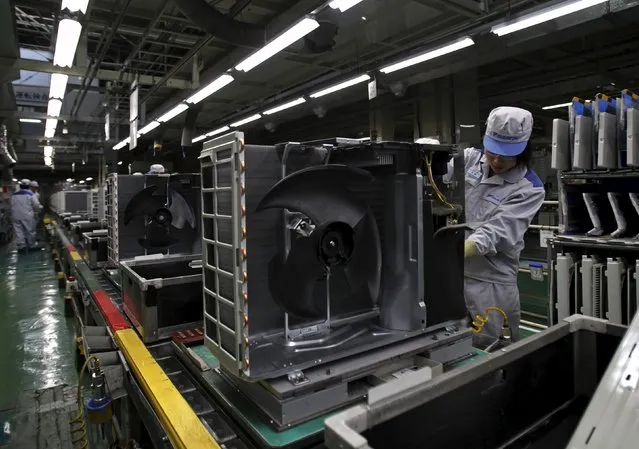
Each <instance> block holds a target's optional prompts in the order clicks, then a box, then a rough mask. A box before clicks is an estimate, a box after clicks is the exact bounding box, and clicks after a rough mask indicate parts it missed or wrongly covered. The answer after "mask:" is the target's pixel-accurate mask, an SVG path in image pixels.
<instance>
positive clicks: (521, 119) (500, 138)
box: [484, 106, 533, 157]
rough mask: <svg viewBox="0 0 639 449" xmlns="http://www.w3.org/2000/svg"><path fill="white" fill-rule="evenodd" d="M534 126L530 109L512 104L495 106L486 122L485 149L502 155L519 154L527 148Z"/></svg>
mask: <svg viewBox="0 0 639 449" xmlns="http://www.w3.org/2000/svg"><path fill="white" fill-rule="evenodd" d="M532 127H533V116H532V114H531V113H530V112H529V111H527V110H525V109H521V108H514V107H510V106H501V107H499V108H495V109H493V110H492V111H490V114H489V115H488V120H487V122H486V134H485V135H484V149H486V150H488V151H490V152H491V153H494V154H498V155H500V156H507V157H513V156H518V155H519V154H521V153H522V152H523V151H524V150H525V149H526V145H527V144H528V141H529V140H530V134H531V133H532Z"/></svg>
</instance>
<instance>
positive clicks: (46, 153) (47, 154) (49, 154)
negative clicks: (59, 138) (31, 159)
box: [44, 145, 53, 157]
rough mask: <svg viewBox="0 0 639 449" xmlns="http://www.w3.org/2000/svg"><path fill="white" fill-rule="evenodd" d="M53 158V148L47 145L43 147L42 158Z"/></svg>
mask: <svg viewBox="0 0 639 449" xmlns="http://www.w3.org/2000/svg"><path fill="white" fill-rule="evenodd" d="M52 156H53V147H52V146H51V145H47V146H45V147H44V157H52Z"/></svg>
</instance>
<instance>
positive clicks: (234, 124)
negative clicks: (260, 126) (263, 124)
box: [231, 114, 262, 128]
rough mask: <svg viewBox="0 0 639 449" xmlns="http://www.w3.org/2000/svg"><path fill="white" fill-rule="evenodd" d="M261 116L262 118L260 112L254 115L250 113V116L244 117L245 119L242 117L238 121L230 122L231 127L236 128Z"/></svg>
mask: <svg viewBox="0 0 639 449" xmlns="http://www.w3.org/2000/svg"><path fill="white" fill-rule="evenodd" d="M261 118H262V116H261V115H260V114H255V115H252V116H250V117H246V118H245V119H242V120H240V121H238V122H235V123H231V127H232V128H237V127H238V126H242V125H246V124H247V123H251V122H254V121H255V120H259V119H261Z"/></svg>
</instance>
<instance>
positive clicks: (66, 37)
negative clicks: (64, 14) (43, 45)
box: [53, 19, 82, 67]
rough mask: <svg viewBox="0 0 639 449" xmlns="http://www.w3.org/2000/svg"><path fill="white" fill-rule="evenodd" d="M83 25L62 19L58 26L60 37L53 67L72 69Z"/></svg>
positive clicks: (56, 46) (56, 44) (56, 42)
mask: <svg viewBox="0 0 639 449" xmlns="http://www.w3.org/2000/svg"><path fill="white" fill-rule="evenodd" d="M81 32H82V25H80V22H77V21H75V20H71V19H62V20H61V21H60V23H59V24H58V37H57V39H56V41H55V53H54V54H53V65H57V66H60V67H72V66H73V58H74V57H75V51H76V49H77V48H78V42H79V41H80V33H81Z"/></svg>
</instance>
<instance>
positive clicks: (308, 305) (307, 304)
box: [269, 235, 325, 318]
mask: <svg viewBox="0 0 639 449" xmlns="http://www.w3.org/2000/svg"><path fill="white" fill-rule="evenodd" d="M318 250H319V249H318V241H317V237H314V236H313V235H311V236H310V237H299V238H297V239H295V240H293V241H292V242H291V250H290V251H289V253H288V257H287V258H286V260H285V261H284V262H282V261H281V259H277V258H276V259H275V260H274V261H273V262H272V266H271V267H270V270H269V271H270V273H269V288H270V290H271V295H272V296H273V298H274V299H275V301H276V302H278V303H279V305H280V306H281V307H282V308H283V309H284V310H286V311H287V312H288V313H290V314H292V315H295V316H298V317H300V318H319V317H321V316H322V312H321V311H320V310H319V309H318V308H317V305H316V303H315V300H314V296H313V290H314V289H315V283H316V281H317V279H318V278H319V277H320V276H322V274H323V273H324V270H325V267H324V264H323V263H322V262H320V260H319V258H318Z"/></svg>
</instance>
